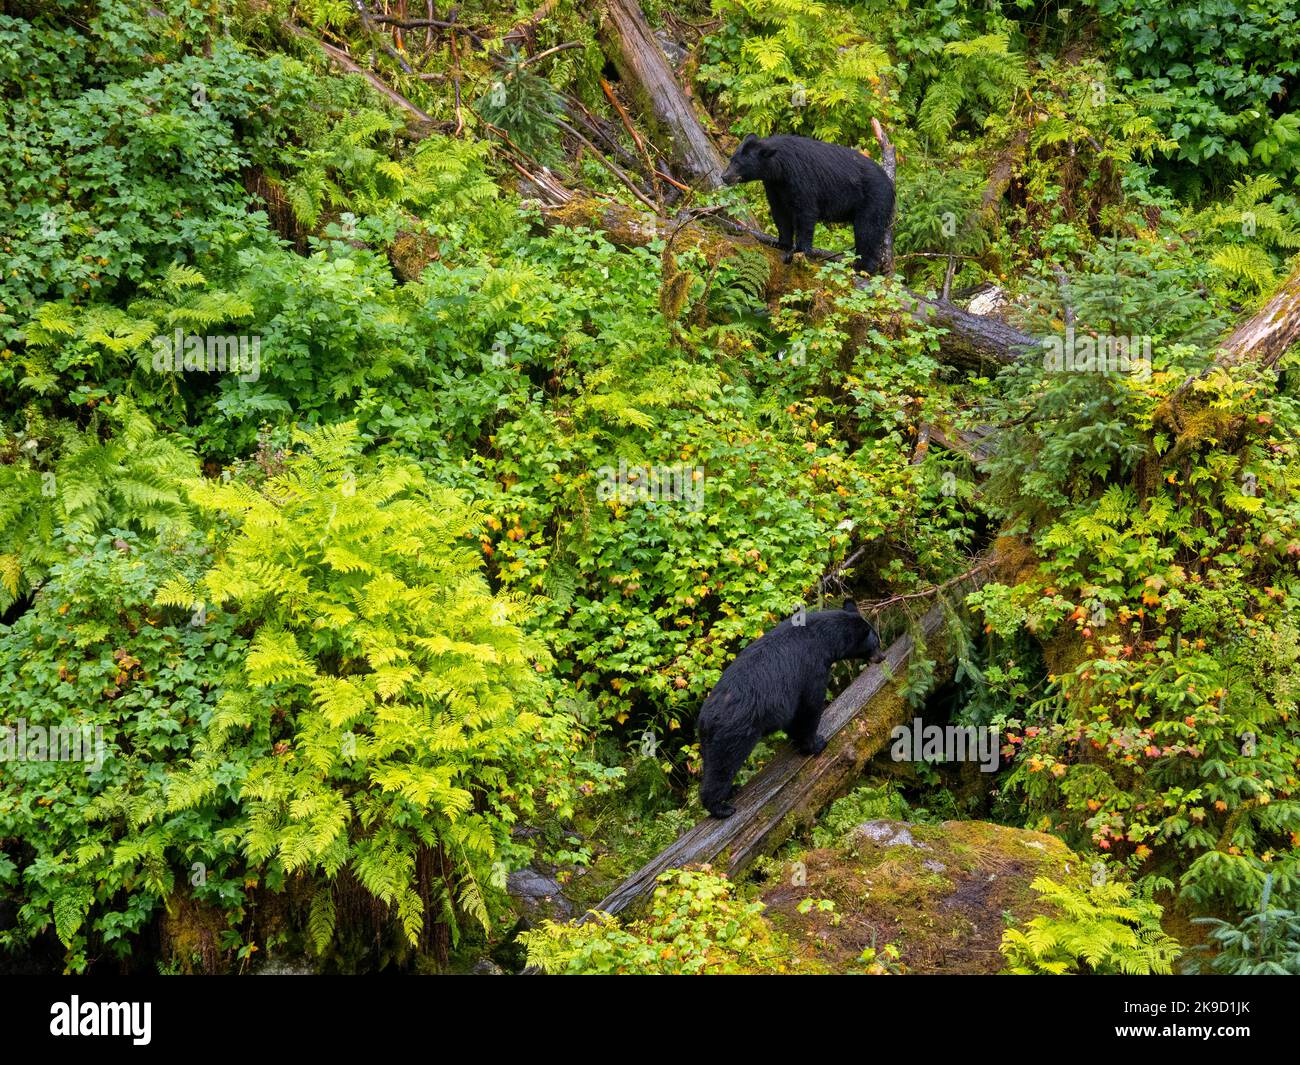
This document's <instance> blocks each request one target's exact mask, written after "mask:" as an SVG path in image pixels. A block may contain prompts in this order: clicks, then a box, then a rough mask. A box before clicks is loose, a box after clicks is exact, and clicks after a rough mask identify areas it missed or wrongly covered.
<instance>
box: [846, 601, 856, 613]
mask: <svg viewBox="0 0 1300 1065" xmlns="http://www.w3.org/2000/svg"><path fill="white" fill-rule="evenodd" d="M844 609H845V610H846V611H847V612H848V613H850V614H857V613H858V604H857V603H855V602H854V601H853V600H852V599H845V600H844Z"/></svg>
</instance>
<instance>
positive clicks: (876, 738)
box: [596, 567, 993, 913]
mask: <svg viewBox="0 0 1300 1065" xmlns="http://www.w3.org/2000/svg"><path fill="white" fill-rule="evenodd" d="M992 573H993V569H992V568H991V567H990V568H988V569H984V570H982V571H980V572H978V573H976V574H975V575H973V576H972V577H971V578H970V581H969V583H968V584H967V585H966V588H967V590H969V591H974V590H975V589H977V588H978V587H979V586H980V585H981V584H983V583H984V581H985V580H987V579H988V578H989V577H990V576H991V574H992ZM943 624H944V608H943V606H942V605H936V606H934V607H932V608H931V609H930V611H929V612H928V613H927V614H926V615H925V616H924V617H923V618H922V619H921V622H920V629H921V632H922V634H923V635H924V638H925V639H926V641H927V642H928V641H930V640H931V639H932V637H934V636H936V635H938V634H939V632H940V630H941V629H942V628H943ZM914 650H915V645H914V642H913V639H912V637H911V635H904V636H901V637H900V638H899V639H897V640H895V641H894V642H893V643H892V644H891V645H890V646H889V650H888V651H886V652H885V661H884V662H882V663H881V664H880V665H874V666H869V667H868V668H867V669H864V670H863V671H862V672H861V673H860V674H858V676H857V678H856V679H855V680H854V681H853V683H852V684H850V685H849V686H848V687H847V688H846V689H845V690H844V691H843V692H841V693H840V695H839V696H838V697H836V699H835V700H834V701H833V702H832V703H831V704H830V705H829V706H828V707H827V708H826V710H825V712H824V713H823V714H822V724H821V729H820V731H821V734H822V735H823V736H825V737H826V740H827V743H826V749H825V750H824V751H822V753H821V754H819V755H816V756H815V757H808V756H807V755H802V754H799V753H798V752H797V751H795V750H794V749H793V748H792V747H784V748H783V749H782V750H781V751H779V752H778V753H777V754H776V755H775V756H774V757H773V758H772V760H771V761H770V762H768V764H767V765H765V766H764V767H763V768H762V770H760V771H759V773H758V775H757V776H755V777H754V778H753V779H752V780H751V781H750V782H749V783H748V784H746V785H745V786H744V787H743V788H741V789H740V790H739V792H737V794H736V797H735V799H734V800H733V801H734V803H735V807H736V812H735V813H734V814H732V815H731V816H730V817H729V818H727V819H726V820H725V821H719V820H718V819H716V818H713V817H710V818H707V819H705V820H703V821H701V822H700V823H699V824H697V825H696V826H695V827H694V828H691V829H689V830H687V831H686V832H685V833H683V834H682V835H681V836H679V837H678V839H677V841H676V842H674V843H673V844H672V845H670V846H669V847H667V848H666V849H664V850H663V851H661V852H660V853H659V854H658V855H656V856H655V857H654V858H653V859H652V860H651V861H650V862H648V863H647V864H646V865H644V866H642V867H641V868H640V869H638V870H637V871H636V872H635V873H633V874H632V875H631V876H630V877H628V878H627V879H626V880H624V881H623V883H621V884H620V885H619V886H618V887H617V888H615V889H614V890H613V891H612V892H611V893H610V894H609V895H607V896H606V897H605V898H604V899H603V900H602V901H601V902H600V904H599V905H598V906H597V907H596V909H597V910H600V911H603V912H605V913H618V912H620V911H621V910H624V909H626V908H627V907H628V906H630V905H631V904H632V903H634V902H636V901H637V900H638V899H640V898H641V897H642V896H643V895H646V894H648V893H649V892H650V891H651V890H652V889H653V888H654V886H655V880H656V878H657V877H658V876H659V874H660V873H663V872H665V871H667V870H669V869H680V868H682V867H684V866H688V865H697V864H700V863H703V862H718V863H720V864H721V865H722V866H723V867H724V868H725V869H726V871H727V872H728V874H730V875H732V876H734V875H736V874H737V873H740V872H742V871H743V870H744V869H745V868H746V867H747V866H748V865H749V864H750V863H751V862H753V861H754V859H755V858H757V857H759V856H760V855H762V854H766V853H768V852H770V851H772V850H773V849H774V848H775V847H777V846H779V845H780V844H781V843H782V842H783V841H784V840H785V839H786V838H787V837H788V836H789V835H790V834H791V833H792V832H794V831H795V830H796V829H797V828H799V827H801V826H803V825H807V824H810V823H812V821H813V820H814V819H815V818H816V816H817V814H818V812H819V811H820V810H821V809H822V808H823V807H824V806H826V805H827V804H828V803H830V802H831V801H832V800H834V799H836V798H838V797H839V796H840V795H841V794H843V793H844V792H845V791H847V790H848V789H849V788H850V787H851V785H852V784H853V782H854V781H855V780H856V779H857V778H858V776H859V775H860V774H861V772H862V767H863V766H864V765H865V764H866V763H867V761H868V759H870V758H871V757H872V756H873V755H875V754H876V753H877V752H878V751H880V750H881V749H882V748H883V747H884V746H885V744H886V743H887V742H888V741H889V736H890V733H891V732H892V731H893V729H894V727H895V726H896V725H899V724H902V723H903V722H904V721H906V720H907V719H908V718H909V717H910V716H911V715H912V710H911V708H910V707H909V706H908V704H907V701H906V700H905V699H904V698H903V697H902V696H900V695H899V694H898V687H899V682H900V680H901V678H902V677H903V676H904V674H905V672H906V670H907V665H908V662H909V661H910V659H911V657H912V654H913V652H914ZM935 650H937V651H939V652H940V659H941V665H943V664H945V656H944V654H943V652H942V649H941V648H935ZM939 673H940V671H939V670H936V675H939Z"/></svg>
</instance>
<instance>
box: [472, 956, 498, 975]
mask: <svg viewBox="0 0 1300 1065" xmlns="http://www.w3.org/2000/svg"><path fill="white" fill-rule="evenodd" d="M469 972H470V975H471V976H505V975H506V971H505V970H504V969H503V968H501V966H499V965H498V964H497V963H496V962H494V961H493V960H492V959H491V958H479V960H478V961H476V962H475V963H474V968H472V969H471V970H470V971H469Z"/></svg>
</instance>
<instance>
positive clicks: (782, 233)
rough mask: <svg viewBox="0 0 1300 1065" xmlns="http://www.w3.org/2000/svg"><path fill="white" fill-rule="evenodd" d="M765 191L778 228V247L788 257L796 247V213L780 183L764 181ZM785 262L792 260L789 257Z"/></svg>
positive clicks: (773, 220)
mask: <svg viewBox="0 0 1300 1065" xmlns="http://www.w3.org/2000/svg"><path fill="white" fill-rule="evenodd" d="M763 191H764V192H766V193H767V209H768V210H769V211H770V212H771V214H772V223H773V224H774V225H775V226H776V246H777V248H778V249H779V250H781V251H783V252H786V253H787V256H788V254H789V252H790V250H791V249H792V248H793V247H794V211H793V210H791V209H790V201H789V198H788V197H787V196H786V194H785V190H784V189H783V188H782V187H781V184H780V183H779V182H777V181H764V182H763ZM783 261H784V262H787V263H788V262H789V261H790V260H789V258H788V257H787V258H784V259H783Z"/></svg>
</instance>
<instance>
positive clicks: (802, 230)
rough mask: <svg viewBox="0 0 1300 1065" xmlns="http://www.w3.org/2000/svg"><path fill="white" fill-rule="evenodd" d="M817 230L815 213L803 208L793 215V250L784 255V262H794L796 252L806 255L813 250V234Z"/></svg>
mask: <svg viewBox="0 0 1300 1065" xmlns="http://www.w3.org/2000/svg"><path fill="white" fill-rule="evenodd" d="M816 228H817V213H816V212H815V211H811V210H808V209H807V208H803V209H801V210H799V209H797V210H796V211H795V215H794V248H792V249H791V250H790V251H788V252H786V253H785V258H784V260H783V261H784V262H786V263H789V262H792V261H793V260H794V257H795V253H796V252H802V253H803V254H804V255H808V254H809V253H810V252H811V251H812V250H813V232H814V231H815V230H816Z"/></svg>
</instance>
